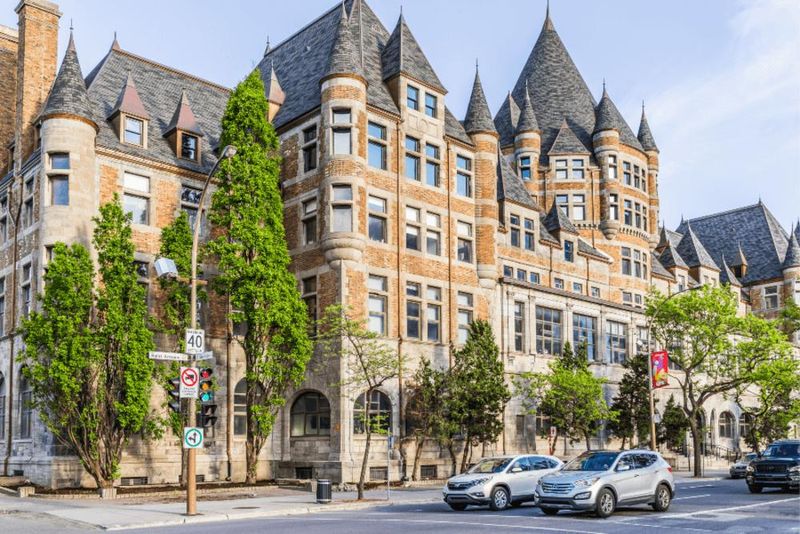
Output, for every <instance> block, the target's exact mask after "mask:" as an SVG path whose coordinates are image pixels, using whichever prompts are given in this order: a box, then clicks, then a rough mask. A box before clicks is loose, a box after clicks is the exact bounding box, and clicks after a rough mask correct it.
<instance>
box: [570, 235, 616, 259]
mask: <svg viewBox="0 0 800 534" xmlns="http://www.w3.org/2000/svg"><path fill="white" fill-rule="evenodd" d="M578 252H580V253H581V254H585V255H587V256H592V257H594V258H597V259H598V260H602V261H605V262H608V263H611V261H612V259H611V258H610V257H609V256H608V254H606V253H605V252H603V251H601V250H598V249H596V248H594V247H593V246H592V245H590V244H589V243H587V242H586V241H584V240H583V239H580V238H579V239H578Z"/></svg>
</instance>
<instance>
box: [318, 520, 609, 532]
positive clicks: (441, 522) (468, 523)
mask: <svg viewBox="0 0 800 534" xmlns="http://www.w3.org/2000/svg"><path fill="white" fill-rule="evenodd" d="M308 520H309V521H352V522H356V521H358V522H362V523H382V522H386V521H390V522H393V523H419V524H428V525H466V526H471V527H497V528H502V529H515V530H535V531H539V532H542V531H544V532H566V533H571V534H605V533H603V532H597V531H593V530H577V529H573V528H548V527H534V526H530V525H507V524H504V523H479V522H477V521H444V520H441V519H439V520H430V519H391V518H384V519H359V518H345V517H341V518H338V517H337V518H327V517H313V518H312V517H309V518H308Z"/></svg>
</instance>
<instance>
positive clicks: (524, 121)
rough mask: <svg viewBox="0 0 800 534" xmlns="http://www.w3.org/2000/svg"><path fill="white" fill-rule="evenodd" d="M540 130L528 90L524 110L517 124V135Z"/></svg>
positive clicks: (523, 104) (521, 111) (523, 103)
mask: <svg viewBox="0 0 800 534" xmlns="http://www.w3.org/2000/svg"><path fill="white" fill-rule="evenodd" d="M509 97H510V96H509ZM538 130H539V123H538V122H537V121H536V113H535V112H534V111H533V104H532V103H531V95H530V93H529V92H528V91H527V90H526V91H525V99H524V101H523V102H522V109H521V110H520V114H519V122H517V133H522V132H535V131H538Z"/></svg>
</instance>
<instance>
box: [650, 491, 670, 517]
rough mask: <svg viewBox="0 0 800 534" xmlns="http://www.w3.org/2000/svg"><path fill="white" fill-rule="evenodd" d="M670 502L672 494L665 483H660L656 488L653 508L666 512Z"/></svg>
mask: <svg viewBox="0 0 800 534" xmlns="http://www.w3.org/2000/svg"><path fill="white" fill-rule="evenodd" d="M670 502H672V494H671V493H670V491H669V488H668V487H667V485H666V484H661V485H659V486H658V488H656V500H655V501H654V502H653V510H655V511H656V512H666V511H667V510H669V505H670Z"/></svg>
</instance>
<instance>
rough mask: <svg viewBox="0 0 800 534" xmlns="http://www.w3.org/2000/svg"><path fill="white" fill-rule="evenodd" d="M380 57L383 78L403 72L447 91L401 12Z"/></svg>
mask: <svg viewBox="0 0 800 534" xmlns="http://www.w3.org/2000/svg"><path fill="white" fill-rule="evenodd" d="M381 59H382V60H383V79H384V80H388V79H389V78H392V77H394V76H396V75H398V74H400V73H403V74H405V75H407V76H409V77H411V78H414V79H416V80H419V81H420V82H422V83H424V84H426V85H428V86H430V87H432V88H434V89H436V90H438V91H440V92H442V93H446V92H447V90H446V89H445V88H444V86H443V85H442V82H441V81H440V80H439V77H438V76H437V75H436V72H434V70H433V67H431V64H430V62H429V61H428V58H427V57H425V53H424V52H423V51H422V48H420V46H419V43H417V40H416V39H415V38H414V35H413V34H412V33H411V30H410V29H409V28H408V25H407V24H406V19H405V18H404V17H403V14H402V13H401V14H400V18H399V19H398V20H397V25H396V26H395V28H394V31H393V32H392V35H391V36H390V37H389V40H388V41H387V42H386V46H385V47H384V49H383V53H382V54H381Z"/></svg>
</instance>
